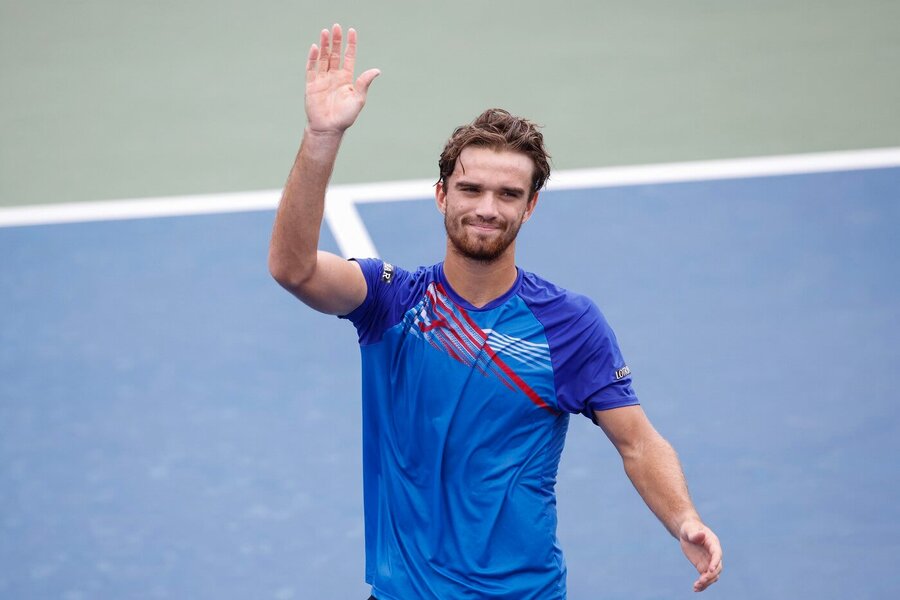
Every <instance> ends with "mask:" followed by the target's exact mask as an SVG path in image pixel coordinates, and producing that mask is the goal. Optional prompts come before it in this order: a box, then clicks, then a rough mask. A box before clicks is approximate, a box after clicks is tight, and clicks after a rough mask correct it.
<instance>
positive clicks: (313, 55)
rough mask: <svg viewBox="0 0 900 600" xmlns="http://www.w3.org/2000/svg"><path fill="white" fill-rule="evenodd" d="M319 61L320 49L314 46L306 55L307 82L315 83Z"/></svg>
mask: <svg viewBox="0 0 900 600" xmlns="http://www.w3.org/2000/svg"><path fill="white" fill-rule="evenodd" d="M318 59H319V47H318V46H316V45H315V44H313V45H312V46H310V47H309V54H307V55H306V80H307V81H313V80H314V79H315V78H316V61H317V60H318Z"/></svg>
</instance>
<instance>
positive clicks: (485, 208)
mask: <svg viewBox="0 0 900 600" xmlns="http://www.w3.org/2000/svg"><path fill="white" fill-rule="evenodd" d="M497 203H498V199H497V197H496V196H495V195H494V194H493V193H492V192H489V191H488V192H485V193H483V194H482V195H481V196H480V197H479V198H478V203H477V204H476V205H475V214H476V215H477V216H478V218H479V219H482V220H484V221H493V220H494V219H496V218H497V217H499V216H500V213H499V211H498V210H497Z"/></svg>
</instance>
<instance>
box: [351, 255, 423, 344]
mask: <svg viewBox="0 0 900 600" xmlns="http://www.w3.org/2000/svg"><path fill="white" fill-rule="evenodd" d="M352 260H354V261H356V263H357V264H359V266H360V268H361V269H362V272H363V276H364V277H365V279H366V298H365V300H364V301H363V303H362V304H360V305H359V306H358V307H357V308H356V309H355V310H354V311H353V312H351V313H350V314H348V315H344V317H343V318H346V319H348V320H350V321H351V322H352V323H353V324H354V325H355V326H356V329H357V332H358V334H359V341H360V343H362V344H368V343H373V342H377V341H379V340H380V339H381V336H382V334H383V332H384V331H385V330H386V329H388V328H390V327H393V326H394V325H395V324H396V323H398V322H399V321H400V320H401V319H402V317H403V314H404V313H405V312H406V311H407V310H408V309H409V308H411V307H412V306H413V305H414V304H415V303H416V302H417V301H418V298H420V297H421V296H422V295H423V293H424V290H425V288H426V287H427V286H428V284H429V283H430V282H431V281H434V278H435V277H436V275H435V273H436V270H437V267H436V265H432V266H428V267H419V268H418V269H416V270H415V271H407V270H406V269H404V268H402V267H398V266H396V265H394V264H393V263H390V262H388V261H385V260H382V259H380V258H359V259H356V258H355V259H352Z"/></svg>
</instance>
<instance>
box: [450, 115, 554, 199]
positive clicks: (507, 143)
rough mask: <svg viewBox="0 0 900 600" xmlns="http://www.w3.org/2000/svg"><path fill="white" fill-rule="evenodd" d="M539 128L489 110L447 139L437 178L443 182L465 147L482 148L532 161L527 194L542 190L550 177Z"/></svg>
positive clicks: (521, 119)
mask: <svg viewBox="0 0 900 600" xmlns="http://www.w3.org/2000/svg"><path fill="white" fill-rule="evenodd" d="M538 128H539V126H538V125H535V124H534V123H533V122H531V121H529V120H528V119H524V118H522V117H517V116H515V115H511V114H510V113H509V112H508V111H505V110H503V109H502V108H489V109H487V110H486V111H484V112H483V113H481V114H480V115H478V117H477V118H476V119H475V120H474V121H472V122H471V123H469V124H468V125H462V126H460V127H457V128H456V130H455V131H454V132H453V135H451V136H450V139H449V140H447V144H446V145H445V146H444V150H443V151H442V152H441V158H440V160H438V167H439V169H440V178H439V179H438V183H441V184H443V185H446V184H447V179H448V178H449V177H450V175H451V174H452V173H453V170H454V169H455V168H456V161H457V159H459V155H460V153H461V152H462V151H463V148H465V147H466V146H482V147H486V148H492V149H494V150H510V151H512V152H521V153H522V154H525V155H526V156H528V157H529V158H530V159H531V160H532V162H534V175H533V176H532V179H531V194H532V195H533V194H534V193H535V192H537V191H538V190H540V189H541V188H543V187H544V185H546V183H547V179H548V178H549V177H550V154H549V153H548V152H547V150H546V149H545V148H544V136H543V135H542V134H541V132H540V131H538Z"/></svg>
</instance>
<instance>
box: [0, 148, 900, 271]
mask: <svg viewBox="0 0 900 600" xmlns="http://www.w3.org/2000/svg"><path fill="white" fill-rule="evenodd" d="M889 167H900V148H879V149H874V150H850V151H846V152H822V153H816V154H794V155H785V156H765V157H757V158H736V159H725V160H709V161H695V162H679V163H664V164H656V165H638V166H625V167H604V168H599V169H577V170H569V171H559V172H556V173H554V174H553V176H552V177H551V179H550V182H549V185H548V186H547V189H548V190H551V191H552V190H568V189H583V188H595V187H619V186H629V185H648V184H661V183H677V182H687V181H709V180H717V179H742V178H750V177H769V176H777V175H796V174H803V173H823V172H830V171H850V170H858V169H879V168H889ZM433 186H434V179H418V180H412V181H393V182H383V183H367V184H348V185H333V186H331V187H329V189H328V197H327V201H326V204H325V220H326V222H327V224H328V226H329V228H330V229H331V231H332V233H333V234H334V237H335V239H336V241H337V244H338V247H339V248H340V251H341V254H343V255H344V256H359V257H362V256H378V252H377V250H376V249H375V246H374V244H373V243H372V239H371V237H370V236H369V233H368V231H367V230H366V228H365V225H364V224H363V221H362V218H361V217H360V216H359V211H358V210H357V209H356V205H357V204H361V203H369V202H386V201H403V200H421V199H427V198H431V197H432V196H433V194H434V189H433ZM280 194H281V192H280V190H263V191H258V192H239V193H229V194H205V195H197V196H173V197H165V198H143V199H139V200H110V201H105V202H83V203H72V204H47V205H37V206H21V207H11V208H0V227H16V226H26V225H47V224H54V223H76V222H84V221H109V220H119V219H141V218H151V217H171V216H182V215H201V214H216V213H229V212H245V211H259V210H272V209H274V208H276V207H277V206H278V199H279V197H280Z"/></svg>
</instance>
